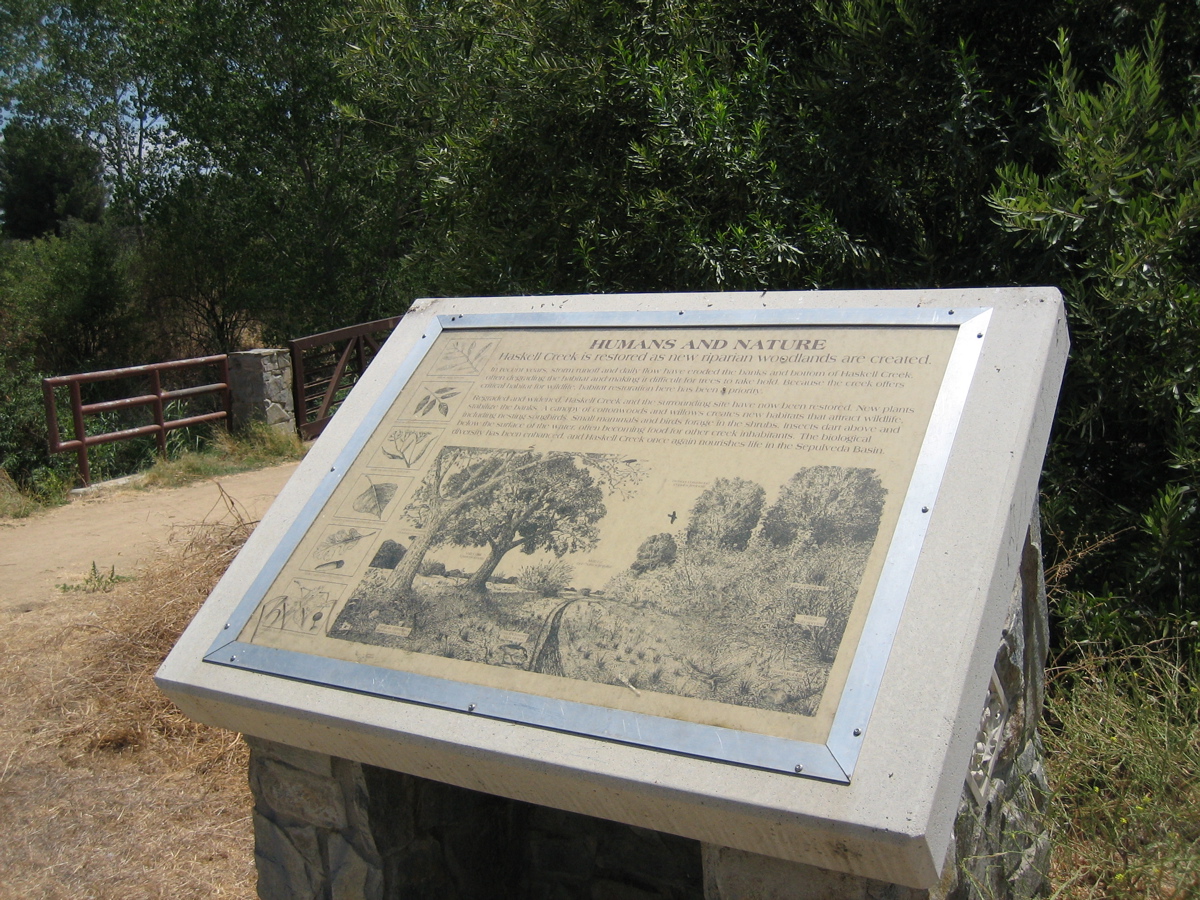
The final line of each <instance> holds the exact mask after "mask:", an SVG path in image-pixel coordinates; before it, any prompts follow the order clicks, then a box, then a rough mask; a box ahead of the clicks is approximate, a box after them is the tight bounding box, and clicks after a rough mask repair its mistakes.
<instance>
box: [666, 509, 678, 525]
mask: <svg viewBox="0 0 1200 900" xmlns="http://www.w3.org/2000/svg"><path fill="white" fill-rule="evenodd" d="M667 518H668V519H670V520H671V524H672V525H674V524H675V520H676V519H678V518H679V516H677V515H675V510H671V511H670V512H669V513H667Z"/></svg>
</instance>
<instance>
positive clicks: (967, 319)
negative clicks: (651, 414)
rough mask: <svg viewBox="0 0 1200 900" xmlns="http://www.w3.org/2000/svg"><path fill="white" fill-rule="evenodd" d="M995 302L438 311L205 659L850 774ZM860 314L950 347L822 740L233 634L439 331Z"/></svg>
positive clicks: (828, 774)
mask: <svg viewBox="0 0 1200 900" xmlns="http://www.w3.org/2000/svg"><path fill="white" fill-rule="evenodd" d="M990 317H991V310H990V308H962V309H954V310H946V309H807V310H801V309H793V310H768V309H761V310H723V311H690V310H684V311H679V312H661V311H656V312H633V313H630V312H622V313H615V312H601V313H595V312H592V313H576V312H553V313H512V314H474V315H471V314H468V315H451V316H440V317H437V318H436V319H435V320H434V321H433V322H431V323H430V325H429V327H427V328H426V330H425V333H424V334H423V335H422V336H421V339H420V340H419V341H418V342H417V344H416V346H415V347H414V348H413V350H412V351H411V352H410V353H409V354H408V356H407V357H406V359H405V360H404V363H403V364H402V365H401V366H399V367H398V368H397V369H396V371H395V372H394V373H393V374H392V376H391V378H390V379H389V383H388V387H387V389H386V390H384V391H383V392H382V394H381V395H380V396H379V398H378V400H377V401H376V402H375V404H374V405H373V406H372V408H371V410H370V412H369V413H368V415H367V416H366V417H365V419H364V420H363V422H362V423H360V425H359V426H358V427H357V428H356V429H355V431H354V432H353V434H351V435H350V436H349V440H348V442H347V443H346V445H345V446H344V447H343V449H342V451H341V453H340V454H339V455H338V457H337V459H336V461H335V462H334V464H333V465H332V466H331V467H330V470H329V471H328V472H327V473H325V475H324V477H323V478H321V480H320V481H319V482H318V483H317V484H316V485H315V487H314V490H313V492H312V494H311V496H310V497H309V499H308V501H307V502H306V503H305V505H304V507H303V509H302V510H301V512H300V514H299V515H298V516H297V517H296V518H295V520H294V521H293V523H292V524H291V526H290V527H289V529H288V531H287V532H286V534H285V535H284V537H283V539H282V540H281V541H280V542H279V544H278V545H277V546H276V547H275V548H274V550H273V551H272V553H271V554H270V556H269V557H268V559H267V561H266V563H265V565H264V566H263V568H262V569H261V570H260V571H259V573H258V575H257V576H256V578H255V579H254V581H253V583H252V585H251V587H250V590H249V591H248V592H247V593H246V595H245V596H244V597H243V599H242V600H241V602H240V603H239V604H238V606H237V608H236V610H235V611H234V614H233V615H232V616H231V617H230V619H229V621H228V622H227V623H226V624H225V626H224V629H223V631H222V633H221V635H220V636H219V637H218V638H217V640H216V641H215V642H214V643H213V645H212V646H211V648H210V650H209V651H208V653H207V654H206V656H205V661H206V662H210V663H214V664H218V665H223V666H232V667H235V668H241V669H246V670H250V671H254V672H259V673H264V674H269V675H275V676H281V677H285V678H291V679H296V680H300V681H305V682H309V683H315V684H321V685H324V686H328V687H334V688H340V689H345V690H351V691H357V692H361V693H365V694H371V695H375V696H380V697H386V698H389V699H395V700H401V701H406V702H412V703H420V704H425V705H429V706H434V707H439V708H444V709H450V710H458V711H462V712H464V713H468V714H471V715H478V716H483V717H487V718H495V719H500V720H504V721H509V722H516V723H521V724H525V725H529V726H535V727H541V728H549V729H553V730H556V731H562V732H568V733H574V734H580V735H585V736H590V737H595V738H600V739H604V740H610V741H617V742H621V743H628V744H632V745H636V746H642V747H648V748H652V749H657V750H663V751H668V752H673V753H679V754H684V755H688V756H696V757H701V758H705V759H713V760H718V761H723V762H728V763H734V764H739V765H745V766H752V767H755V768H761V769H767V770H772V771H781V772H789V773H795V774H798V775H803V776H806V777H812V778H818V779H823V780H827V781H832V782H839V783H848V782H849V779H850V776H851V775H852V773H853V770H854V766H855V763H856V761H857V758H858V753H859V749H860V747H861V744H862V738H863V735H864V733H865V731H866V728H867V723H868V721H869V719H870V714H871V709H872V707H873V705H874V702H875V697H876V695H877V693H878V690H879V685H880V681H881V679H882V677H883V672H884V667H885V666H886V663H887V659H888V655H889V653H890V650H891V646H892V641H893V638H894V636H895V633H896V628H897V626H898V624H899V620H900V615H901V612H902V611H903V607H904V603H905V599H906V597H907V594H908V589H909V584H910V582H911V579H912V575H913V572H914V570H915V568H916V564H917V560H918V557H919V555H920V552H921V547H922V544H923V542H924V537H925V531H926V528H927V524H928V522H929V513H930V511H931V510H932V508H933V506H934V503H935V501H936V499H937V494H938V489H939V486H940V484H941V480H942V476H943V474H944V472H945V468H946V463H947V460H948V458H949V455H950V450H951V448H952V446H953V443H954V437H955V434H956V432H957V429H958V423H959V420H960V418H961V415H962V411H963V408H964V405H965V403H966V398H967V395H968V392H969V389H970V384H971V380H972V376H973V374H974V372H975V368H976V364H977V362H978V358H979V354H980V349H981V347H982V344H983V338H984V337H985V335H986V332H987V326H988V323H989V321H990ZM763 325H769V326H783V325H804V326H867V327H897V328H904V327H930V326H933V327H945V328H953V329H957V335H956V338H955V341H954V345H953V349H952V351H951V354H950V359H949V362H948V364H947V367H946V370H945V374H944V376H943V379H942V384H941V388H940V390H939V391H938V394H937V399H936V401H935V403H934V406H933V410H932V414H931V417H930V420H929V424H928V427H927V429H926V433H925V436H924V439H923V441H922V444H921V449H920V451H919V454H918V457H917V461H916V464H915V467H914V469H913V473H912V478H911V480H910V483H909V487H908V491H907V494H906V495H905V497H904V500H903V503H902V505H901V509H900V514H899V520H898V522H897V524H896V528H895V531H894V534H893V537H892V541H891V543H890V545H889V546H888V549H887V554H886V557H885V561H884V564H883V570H882V573H881V576H880V578H879V581H878V584H877V586H876V590H875V593H874V596H873V598H872V601H871V605H870V608H869V611H868V613H867V619H866V622H865V625H864V629H863V632H862V635H861V637H860V638H859V641H858V645H857V648H856V650H855V653H854V656H853V660H852V663H851V667H850V672H849V675H848V678H847V681H846V684H845V686H844V688H843V691H842V695H841V699H840V702H839V705H838V707H837V711H836V713H835V714H834V721H833V725H832V729H831V731H830V734H829V737H828V739H827V741H826V742H825V743H824V744H819V743H810V742H805V741H796V740H787V739H783V738H779V737H773V736H770V735H762V734H756V733H750V732H742V731H736V730H732V729H728V728H721V727H718V726H714V725H706V724H699V723H694V722H687V721H681V720H677V719H671V718H666V717H660V716H653V715H647V714H644V713H636V712H630V711H623V710H614V709H609V708H607V707H601V706H595V705H590V704H586V703H579V702H573V701H564V700H561V699H556V698H546V697H540V696H538V695H535V694H529V693H522V692H517V691H510V690H504V689H499V688H492V687H484V686H479V685H475V684H470V683H463V682H457V681H451V680H448V679H443V678H437V677H433V676H427V675H418V674H415V673H411V672H405V671H401V670H397V669H390V668H383V667H378V666H372V665H369V664H364V663H354V662H346V661H342V660H337V659H332V658H327V657H323V656H317V655H312V654H306V653H300V652H295V651H289V650H280V649H276V648H271V647H264V646H259V645H255V644H249V643H244V642H239V641H237V640H236V639H234V636H235V635H238V634H239V633H240V632H241V630H242V628H243V626H244V625H245V624H246V623H247V622H248V621H249V620H250V618H251V616H252V615H253V613H254V611H255V609H256V608H257V607H258V605H259V603H260V602H261V601H262V599H263V598H264V596H265V595H266V593H267V591H268V589H269V587H270V585H271V584H272V582H273V581H274V580H275V578H276V576H277V575H278V574H279V573H280V572H281V571H282V569H283V567H284V565H285V564H286V562H287V560H288V559H289V557H290V556H291V554H292V553H293V551H294V550H295V549H296V547H297V546H298V545H299V543H300V541H301V540H302V539H303V537H304V536H305V534H306V533H307V532H308V530H309V528H310V527H311V526H312V525H313V524H314V522H315V521H316V519H317V517H318V515H319V513H320V512H321V510H322V509H323V507H324V506H325V504H326V502H327V501H328V500H329V498H330V497H331V495H332V494H333V492H334V490H335V489H336V488H337V486H338V485H339V484H340V482H341V480H342V479H343V477H344V475H345V474H346V473H347V472H348V471H349V470H350V468H351V466H352V465H353V464H354V463H355V461H356V460H357V459H358V457H359V455H360V454H361V452H362V451H363V449H364V447H365V445H366V443H367V441H368V439H369V438H370V436H371V434H372V433H374V431H375V429H376V427H377V426H378V425H379V424H380V422H381V421H382V420H383V418H384V417H385V415H386V414H387V413H388V411H389V409H390V408H391V406H392V403H393V402H394V400H395V398H396V397H397V396H398V394H399V392H400V391H401V390H402V389H403V388H404V387H405V385H406V384H407V383H408V381H409V380H410V378H411V377H412V376H413V375H414V373H415V372H416V371H417V368H418V366H419V365H420V364H421V362H422V361H423V360H424V358H425V356H426V355H427V353H428V351H429V350H430V349H431V347H432V346H433V344H434V341H435V340H436V339H437V338H438V336H439V335H440V334H442V333H443V332H445V331H453V330H458V329H497V330H503V329H538V328H558V329H562V328H570V329H587V328H610V329H611V328H621V329H637V328H645V327H652V326H726V327H735V328H736V327H750V326H763Z"/></svg>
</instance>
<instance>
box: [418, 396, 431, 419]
mask: <svg viewBox="0 0 1200 900" xmlns="http://www.w3.org/2000/svg"><path fill="white" fill-rule="evenodd" d="M433 404H434V399H433V395H432V394H426V395H425V396H424V397H422V398H421V402H420V403H418V404H417V415H418V416H423V415H425V413H427V412H429V410H431V409H433Z"/></svg>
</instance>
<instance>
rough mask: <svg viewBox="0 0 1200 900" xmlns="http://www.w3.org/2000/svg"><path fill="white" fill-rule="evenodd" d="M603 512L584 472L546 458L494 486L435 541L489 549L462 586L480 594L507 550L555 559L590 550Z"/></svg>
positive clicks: (565, 459) (562, 459) (571, 461)
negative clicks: (544, 554) (545, 552)
mask: <svg viewBox="0 0 1200 900" xmlns="http://www.w3.org/2000/svg"><path fill="white" fill-rule="evenodd" d="M606 512H607V510H606V509H605V506H604V493H603V492H602V491H601V490H600V488H599V486H597V484H596V480H595V479H594V478H593V477H592V474H591V472H589V471H588V470H587V468H585V467H583V466H581V465H579V463H578V461H577V460H576V459H575V458H574V457H571V456H549V457H547V458H545V459H543V460H541V461H540V462H539V463H538V464H537V465H535V466H532V467H531V468H527V469H523V470H521V471H520V472H519V473H512V474H510V475H509V476H508V477H506V478H503V479H501V480H499V481H498V482H496V483H495V485H494V486H493V487H491V488H490V489H489V490H488V491H486V492H484V493H483V494H481V495H480V496H479V497H478V498H477V499H476V501H475V502H474V503H472V504H470V506H468V507H467V508H466V509H464V510H463V511H462V512H461V513H459V514H458V515H457V516H455V517H454V518H453V519H452V520H451V521H450V522H448V523H447V525H446V526H445V527H444V528H443V529H442V531H441V533H440V534H439V539H440V540H441V541H442V542H444V543H452V544H459V545H461V546H471V547H482V546H485V545H486V546H487V547H488V548H489V553H488V557H487V559H486V560H484V563H483V565H481V566H480V567H479V568H478V569H477V570H476V571H475V572H474V574H472V575H471V577H470V579H468V581H467V583H466V587H468V588H470V589H472V590H474V591H477V592H480V593H483V592H485V591H486V590H487V580H488V578H489V577H491V575H492V573H493V572H495V571H496V567H497V566H498V565H499V564H500V561H501V560H502V559H503V558H504V556H505V554H507V553H508V552H509V551H511V550H515V549H518V548H520V550H521V552H523V553H533V552H535V551H537V550H549V551H550V552H552V553H554V554H555V555H556V556H560V557H561V556H563V555H565V554H567V553H576V552H578V551H580V550H590V549H591V548H593V547H595V546H596V541H597V539H598V537H599V533H598V532H597V530H596V523H597V522H598V521H600V519H601V518H603V517H604V515H605V513H606Z"/></svg>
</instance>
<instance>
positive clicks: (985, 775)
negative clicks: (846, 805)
mask: <svg viewBox="0 0 1200 900" xmlns="http://www.w3.org/2000/svg"><path fill="white" fill-rule="evenodd" d="M1046 653H1047V609H1046V592H1045V582H1044V579H1043V576H1042V566H1041V530H1040V523H1039V520H1038V517H1037V512H1036V508H1035V511H1034V516H1033V521H1032V523H1031V525H1030V528H1029V532H1028V537H1027V539H1026V543H1025V548H1024V552H1023V555H1022V559H1021V565H1020V570H1019V573H1018V576H1017V579H1016V584H1014V586H1013V592H1012V601H1011V604H1010V607H1009V612H1008V618H1007V622H1006V625H1005V629H1004V632H1003V637H1002V639H1001V642H1000V646H999V649H998V652H997V654H996V657H995V664H994V668H993V674H992V679H991V684H990V686H989V690H988V693H987V696H986V697H980V698H979V699H980V704H981V713H980V727H979V735H978V738H977V741H976V744H975V752H974V756H973V758H972V760H971V765H970V771H969V773H968V776H967V780H966V783H965V784H964V786H963V792H962V797H961V799H960V801H959V808H958V816H957V819H956V822H955V827H954V837H953V839H952V841H951V844H950V848H949V852H948V854H947V860H946V866H945V870H944V875H943V878H942V881H941V883H940V884H938V885H935V886H934V887H933V888H931V889H929V890H915V889H913V888H908V887H903V886H901V885H896V884H889V883H886V882H882V881H874V880H871V879H867V878H861V877H858V876H854V875H846V874H842V873H839V872H832V871H827V870H824V869H818V868H814V867H812V866H806V865H801V864H798V863H793V862H788V861H785V860H779V859H773V858H769V857H764V856H758V855H756V854H753V853H746V852H744V851H741V850H735V849H732V848H729V847H719V846H715V845H710V844H701V843H700V842H699V841H694V840H690V839H687V838H681V837H676V836H674V835H670V834H664V833H660V832H655V831H649V830H647V829H644V828H636V827H633V826H629V825H621V824H618V823H615V822H610V821H606V820H603V819H596V818H591V817H588V816H584V815H579V814H577V813H568V812H561V811H559V810H554V809H549V808H547V807H541V806H534V805H532V804H528V803H522V802H518V801H515V800H507V799H504V798H501V797H494V796H491V795H488V794H482V793H478V792H475V791H470V790H467V789H464V788H459V787H453V786H450V785H444V784H440V783H438V782H434V781H428V780H426V779H422V778H417V777H414V776H411V775H404V774H401V773H398V772H391V771H388V770H384V769H378V768H374V767H371V766H366V765H361V764H359V763H356V762H351V761H349V760H343V759H338V758H334V757H329V756H324V755H322V754H318V753H312V752H309V751H304V750H297V749H295V748H292V747H287V746H284V745H281V744H274V743H271V742H267V741H261V740H257V739H253V738H248V742H249V744H250V751H251V763H250V785H251V788H252V790H253V793H254V798H255V811H254V823H255V824H254V833H255V858H256V861H257V864H258V872H259V883H258V891H259V897H261V898H263V900H309V898H313V900H316V898H333V900H351V898H354V900H358V898H363V900H397V898H409V897H429V898H456V900H474V898H479V900H491V898H497V897H505V898H514V900H521V898H531V900H532V898H557V900H652V898H661V900H1030V898H1033V897H1037V896H1041V895H1043V894H1044V893H1046V891H1047V890H1048V886H1049V884H1048V879H1047V871H1048V868H1049V857H1050V840H1049V835H1048V834H1047V830H1046V821H1045V811H1046V802H1047V798H1048V787H1047V783H1046V776H1045V771H1044V769H1043V764H1042V760H1043V752H1042V745H1041V740H1040V739H1039V737H1038V734H1037V724H1038V720H1039V719H1040V717H1041V711H1042V700H1043V689H1044V667H1045V661H1046Z"/></svg>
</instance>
